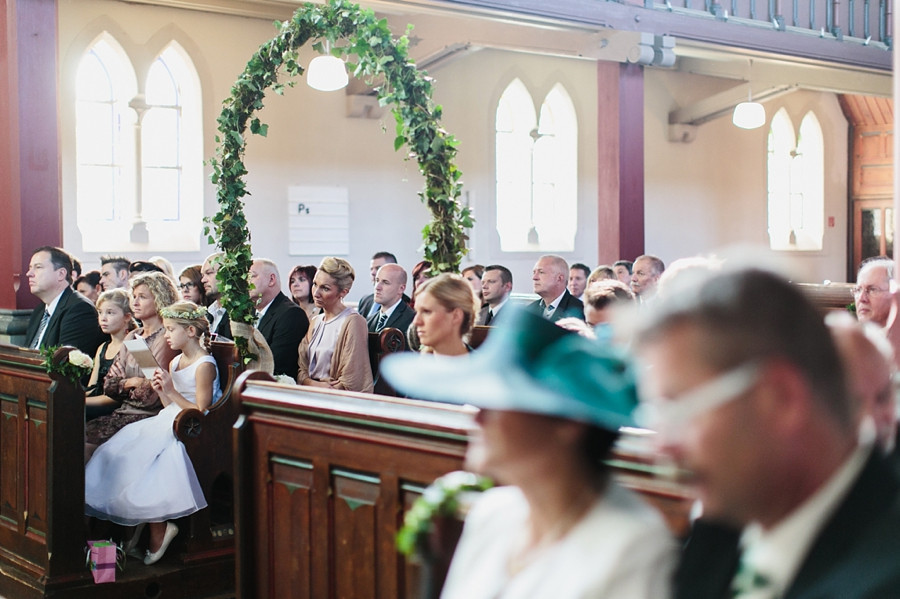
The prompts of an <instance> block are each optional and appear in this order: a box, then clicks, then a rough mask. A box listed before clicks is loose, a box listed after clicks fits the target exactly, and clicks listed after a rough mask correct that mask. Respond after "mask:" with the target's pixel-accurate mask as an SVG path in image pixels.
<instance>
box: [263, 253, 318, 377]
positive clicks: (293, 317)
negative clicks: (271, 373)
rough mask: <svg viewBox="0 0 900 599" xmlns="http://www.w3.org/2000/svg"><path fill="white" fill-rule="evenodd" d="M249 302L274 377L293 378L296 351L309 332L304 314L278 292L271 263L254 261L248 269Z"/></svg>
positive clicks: (295, 366)
mask: <svg viewBox="0 0 900 599" xmlns="http://www.w3.org/2000/svg"><path fill="white" fill-rule="evenodd" d="M250 284H251V285H252V286H253V288H252V289H251V290H250V299H251V300H253V301H255V302H256V312H257V314H258V315H259V321H258V322H257V323H256V328H257V329H259V332H260V333H262V335H263V337H265V338H266V343H268V344H269V348H270V349H271V350H272V357H273V358H274V360H275V374H276V375H279V374H286V375H287V376H289V377H292V378H296V377H297V348H298V347H299V346H300V342H301V341H302V340H303V336H304V335H306V331H307V330H308V329H309V319H308V318H307V317H306V312H305V311H304V310H303V308H301V307H300V306H298V305H297V304H295V303H294V302H292V301H291V300H290V299H288V297H287V296H286V295H285V294H284V293H282V292H281V277H280V276H279V274H278V267H277V266H276V265H275V263H274V262H272V261H271V260H254V261H253V265H252V266H251V267H250Z"/></svg>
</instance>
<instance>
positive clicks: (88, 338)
mask: <svg viewBox="0 0 900 599" xmlns="http://www.w3.org/2000/svg"><path fill="white" fill-rule="evenodd" d="M45 309H46V304H44V303H43V302H41V304H40V305H39V306H38V307H37V308H35V309H34V310H33V311H32V312H31V319H30V320H29V321H28V328H27V329H26V331H25V347H30V346H31V342H32V341H33V340H34V337H35V335H37V332H38V328H39V327H40V325H41V318H43V317H44V310H45ZM108 338H109V337H107V336H106V335H104V334H103V331H101V330H100V322H99V320H98V318H97V308H96V307H95V306H94V304H93V303H91V300H89V299H88V298H86V297H84V296H83V295H81V294H80V293H78V292H77V291H73V290H72V288H71V287H66V288H65V289H64V290H63V292H62V297H60V298H59V303H57V304H56V310H54V311H53V316H51V317H50V322H48V323H47V330H46V331H45V332H44V338H43V339H42V340H41V347H54V346H57V345H71V346H74V347H77V348H78V349H80V350H81V351H83V352H84V353H86V354H87V355H89V356H91V358H93V357H94V354H96V353H97V348H98V347H100V344H101V343H103V342H104V341H105V340H106V339H108Z"/></svg>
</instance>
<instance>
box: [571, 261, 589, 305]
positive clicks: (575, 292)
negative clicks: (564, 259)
mask: <svg viewBox="0 0 900 599" xmlns="http://www.w3.org/2000/svg"><path fill="white" fill-rule="evenodd" d="M589 276H591V269H590V267H588V266H587V265H586V264H582V263H581V262H576V263H575V264H573V265H572V266H570V267H569V280H568V284H567V285H566V288H567V289H568V290H569V293H571V294H572V297H574V298H578V299H580V300H582V301H584V298H582V296H583V295H584V290H585V289H587V286H588V277H589Z"/></svg>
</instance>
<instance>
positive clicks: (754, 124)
mask: <svg viewBox="0 0 900 599" xmlns="http://www.w3.org/2000/svg"><path fill="white" fill-rule="evenodd" d="M752 71H753V59H752V58H751V59H750V72H749V73H748V74H747V88H748V89H747V101H746V102H741V103H740V104H738V105H737V106H735V107H734V114H732V115H731V122H732V123H734V124H735V126H737V127H740V128H741V129H757V128H759V127H762V126H763V125H765V124H766V109H765V108H763V105H762V104H760V103H759V102H754V101H753V89H752V84H751V76H750V75H751V73H752Z"/></svg>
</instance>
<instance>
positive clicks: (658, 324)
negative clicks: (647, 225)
mask: <svg viewBox="0 0 900 599" xmlns="http://www.w3.org/2000/svg"><path fill="white" fill-rule="evenodd" d="M647 312H648V313H647V314H645V315H644V319H643V320H644V321H643V323H642V325H641V327H640V330H639V331H638V335H637V350H638V353H639V355H640V357H641V363H642V364H644V365H645V366H646V371H645V373H644V374H645V376H644V377H643V382H644V384H643V385H642V388H643V391H644V393H645V395H646V398H645V402H646V404H645V405H646V406H647V413H648V415H649V416H650V417H649V418H648V421H647V422H646V424H647V425H648V426H650V427H651V428H653V429H655V430H656V432H657V439H658V447H659V449H660V450H661V451H663V452H664V453H666V454H668V455H669V457H671V458H672V459H673V460H674V461H675V462H676V463H677V464H678V465H679V466H680V468H681V469H682V471H683V472H685V473H686V476H687V480H688V482H689V483H690V484H691V485H692V486H693V487H694V489H695V491H696V494H697V497H698V498H699V500H700V501H701V503H702V507H703V510H702V511H703V515H702V517H701V518H700V519H699V520H698V521H696V522H695V523H694V526H693V529H692V534H691V537H690V539H689V540H688V542H687V544H686V546H685V549H684V554H683V556H682V562H681V565H680V567H679V570H678V573H677V575H676V597H677V598H678V599H688V598H690V599H724V598H733V597H740V598H745V597H747V598H749V597H760V598H762V597H767V598H771V597H778V598H781V599H814V598H815V599H827V598H831V599H876V598H884V597H900V560H897V558H896V556H897V555H898V554H900V478H898V475H897V474H896V473H895V472H894V469H893V468H892V467H891V465H890V464H889V463H888V462H886V460H885V458H884V457H883V456H882V455H881V453H880V452H879V451H877V450H874V449H873V446H872V443H871V442H862V441H860V440H859V439H860V437H859V434H858V430H857V419H856V406H855V405H854V403H855V402H854V400H853V399H852V397H851V394H850V393H849V392H848V385H847V381H846V377H845V374H844V369H843V367H842V364H841V361H840V358H839V355H838V352H837V350H836V348H835V344H834V341H833V339H832V337H831V335H830V333H829V331H828V328H827V327H826V326H825V324H824V322H823V320H822V317H821V315H820V314H819V313H818V311H817V310H816V309H815V308H814V307H813V305H812V304H811V303H810V302H809V301H808V300H807V299H806V298H805V297H804V296H803V295H802V292H801V291H800V290H799V289H798V288H797V287H796V286H794V285H791V284H789V283H788V282H787V281H785V280H783V279H781V278H779V277H778V276H776V275H774V274H772V273H768V272H763V271H760V270H743V271H734V272H729V273H724V274H719V275H717V276H710V277H709V278H708V280H706V281H705V282H701V283H699V284H697V282H696V281H692V284H691V286H690V288H686V289H679V290H678V292H677V293H674V294H672V295H671V296H669V297H668V298H667V299H666V300H664V301H662V302H661V303H659V304H658V305H654V306H652V307H649V308H648V310H647Z"/></svg>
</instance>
